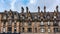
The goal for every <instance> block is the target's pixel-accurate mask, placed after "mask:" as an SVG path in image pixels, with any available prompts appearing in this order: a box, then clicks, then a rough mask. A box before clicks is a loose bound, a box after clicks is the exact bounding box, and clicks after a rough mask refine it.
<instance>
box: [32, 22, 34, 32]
mask: <svg viewBox="0 0 60 34" xmlns="http://www.w3.org/2000/svg"><path fill="white" fill-rule="evenodd" d="M32 32H34V22H32Z"/></svg>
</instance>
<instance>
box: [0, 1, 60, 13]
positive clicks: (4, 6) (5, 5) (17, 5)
mask: <svg viewBox="0 0 60 34" xmlns="http://www.w3.org/2000/svg"><path fill="white" fill-rule="evenodd" d="M44 5H45V6H46V7H47V9H46V10H47V11H52V12H53V11H54V10H55V7H56V6H57V5H58V6H59V9H60V0H0V12H3V11H4V10H10V9H11V10H13V11H18V12H21V7H22V6H23V7H24V9H25V8H26V6H28V7H29V11H30V12H37V11H38V10H37V7H38V6H40V8H41V10H43V7H44ZM25 11H26V10H25Z"/></svg>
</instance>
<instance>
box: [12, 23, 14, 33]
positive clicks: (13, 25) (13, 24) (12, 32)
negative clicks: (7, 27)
mask: <svg viewBox="0 0 60 34" xmlns="http://www.w3.org/2000/svg"><path fill="white" fill-rule="evenodd" d="M12 33H14V22H13V23H12Z"/></svg>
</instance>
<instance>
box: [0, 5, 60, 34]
mask: <svg viewBox="0 0 60 34" xmlns="http://www.w3.org/2000/svg"><path fill="white" fill-rule="evenodd" d="M59 32H60V12H59V11H58V6H56V10H54V12H46V6H44V12H43V11H40V7H39V6H38V12H34V13H31V12H30V11H29V9H28V7H26V12H24V8H23V7H21V13H18V12H17V11H12V10H10V11H6V10H5V11H4V12H0V33H7V34H9V33H10V34H15V33H16V34H59Z"/></svg>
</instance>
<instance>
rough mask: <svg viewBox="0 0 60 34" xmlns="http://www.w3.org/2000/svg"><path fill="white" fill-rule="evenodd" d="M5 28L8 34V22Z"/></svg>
mask: <svg viewBox="0 0 60 34" xmlns="http://www.w3.org/2000/svg"><path fill="white" fill-rule="evenodd" d="M5 28H6V33H7V32H8V22H6V25H5Z"/></svg>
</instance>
